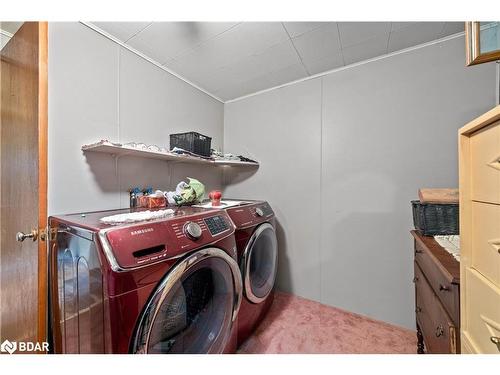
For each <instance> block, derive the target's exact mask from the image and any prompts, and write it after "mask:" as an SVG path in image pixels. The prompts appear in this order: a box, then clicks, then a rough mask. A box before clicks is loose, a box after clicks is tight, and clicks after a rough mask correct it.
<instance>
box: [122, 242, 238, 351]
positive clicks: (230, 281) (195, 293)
mask: <svg viewBox="0 0 500 375" xmlns="http://www.w3.org/2000/svg"><path fill="white" fill-rule="evenodd" d="M241 296H242V281H241V275H240V271H239V268H238V264H237V263H236V262H235V261H234V260H233V259H232V258H231V257H230V256H229V255H228V254H227V253H226V252H224V251H222V250H221V249H217V248H208V249H203V250H199V251H196V252H195V253H193V254H191V255H189V256H187V257H186V258H184V259H183V260H181V261H180V262H179V263H178V264H177V265H175V266H174V268H172V269H171V270H170V271H169V272H168V273H167V274H166V275H165V277H164V278H163V279H162V281H161V282H160V283H159V285H158V287H157V288H156V290H155V292H154V293H153V295H152V296H151V297H150V299H149V301H148V303H147V305H146V307H145V309H144V311H143V313H142V314H141V316H140V317H139V323H138V325H137V328H136V330H135V334H134V337H133V339H132V345H131V352H132V353H158V354H159V353H172V354H174V353H190V354H197V353H222V352H223V351H224V349H225V347H226V344H227V342H228V340H229V338H230V335H231V331H232V328H233V322H234V320H235V319H236V316H237V314H238V310H239V307H240V303H241Z"/></svg>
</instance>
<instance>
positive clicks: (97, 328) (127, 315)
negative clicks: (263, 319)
mask: <svg viewBox="0 0 500 375" xmlns="http://www.w3.org/2000/svg"><path fill="white" fill-rule="evenodd" d="M136 211H137V210H136ZM129 212H131V211H130V210H128V209H126V210H116V211H105V212H92V213H84V214H74V215H64V216H55V217H51V218H50V219H49V225H50V243H49V246H50V248H49V249H50V250H49V257H50V260H49V261H50V272H49V278H50V292H49V301H50V307H49V327H50V333H51V337H50V343H51V352H54V353H232V352H235V350H236V346H237V329H236V327H237V316H238V310H239V307H240V303H241V300H242V280H241V275H240V270H239V267H238V263H237V252H236V243H235V238H234V225H233V223H232V221H231V220H230V218H229V216H228V215H227V213H226V212H225V211H220V210H206V209H199V208H193V207H181V208H176V209H174V213H173V214H171V215H170V216H167V217H164V218H162V219H156V220H152V221H142V222H138V223H133V224H121V225H113V226H111V225H106V224H102V223H101V222H100V219H101V218H103V217H105V216H110V215H116V214H123V213H129Z"/></svg>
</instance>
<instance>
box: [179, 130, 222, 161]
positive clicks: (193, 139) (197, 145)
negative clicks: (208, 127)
mask: <svg viewBox="0 0 500 375" xmlns="http://www.w3.org/2000/svg"><path fill="white" fill-rule="evenodd" d="M211 143H212V138H210V137H207V136H206V135H203V134H200V133H196V132H188V133H178V134H170V149H173V148H174V147H179V148H182V149H184V150H186V151H189V152H191V153H193V154H196V155H201V156H206V157H210V146H211Z"/></svg>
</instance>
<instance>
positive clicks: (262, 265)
mask: <svg viewBox="0 0 500 375" xmlns="http://www.w3.org/2000/svg"><path fill="white" fill-rule="evenodd" d="M224 203H225V204H227V205H228V206H229V207H228V208H226V209H225V210H226V212H227V213H228V215H229V217H230V218H231V220H232V221H233V223H234V225H235V226H236V231H235V237H236V245H237V248H238V263H239V265H240V270H241V276H242V280H243V296H244V297H243V301H242V303H241V308H240V312H239V315H238V344H241V343H242V342H243V341H245V340H246V339H247V338H248V337H249V336H250V334H251V333H252V332H253V331H254V330H255V329H256V328H257V326H258V325H259V323H260V322H261V321H262V319H263V318H264V316H265V314H266V313H267V311H268V310H269V308H270V307H271V305H272V303H273V298H274V283H275V280H276V273H277V270H278V241H277V239H276V229H275V227H276V225H275V217H274V212H273V210H272V209H271V206H270V205H269V203H267V202H264V201H244V202H239V203H238V205H236V206H230V205H231V201H230V200H224Z"/></svg>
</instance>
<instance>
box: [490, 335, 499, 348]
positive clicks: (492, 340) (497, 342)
mask: <svg viewBox="0 0 500 375" xmlns="http://www.w3.org/2000/svg"><path fill="white" fill-rule="evenodd" d="M490 340H491V342H492V343H493V344H495V345H496V346H497V348H498V350H500V337H498V336H491V337H490Z"/></svg>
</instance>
